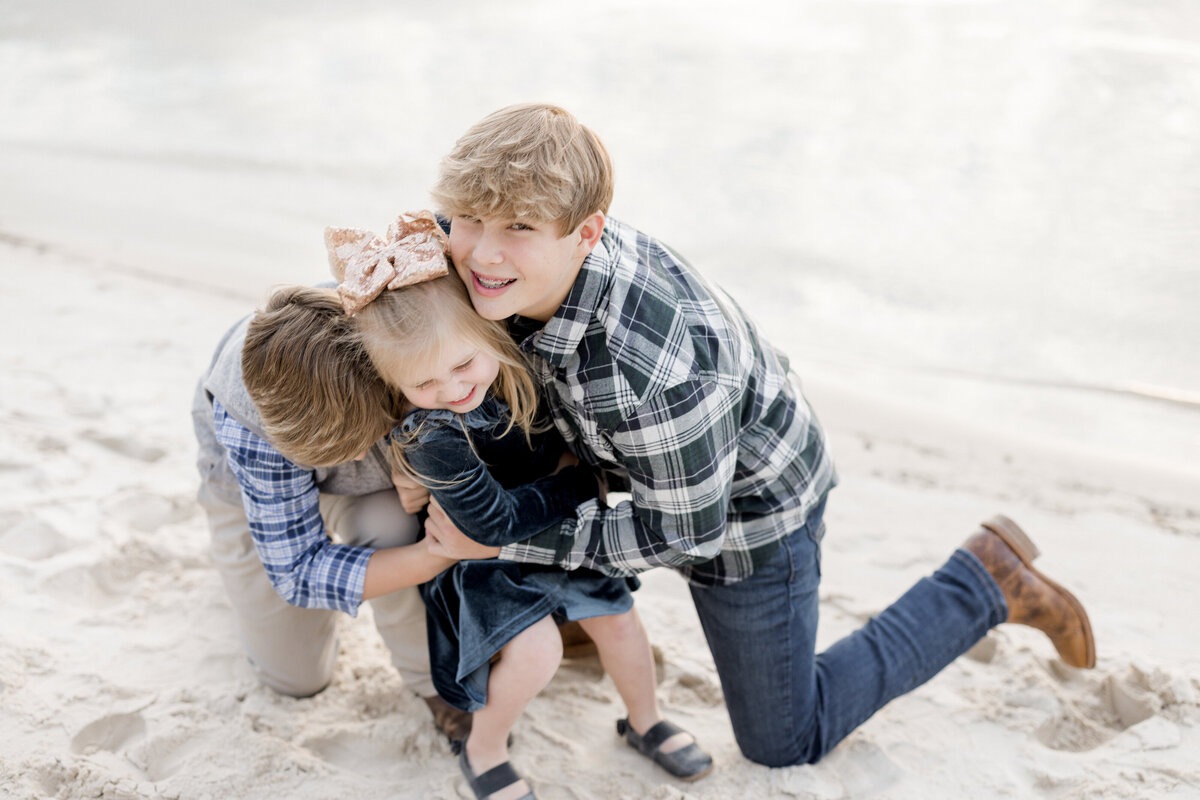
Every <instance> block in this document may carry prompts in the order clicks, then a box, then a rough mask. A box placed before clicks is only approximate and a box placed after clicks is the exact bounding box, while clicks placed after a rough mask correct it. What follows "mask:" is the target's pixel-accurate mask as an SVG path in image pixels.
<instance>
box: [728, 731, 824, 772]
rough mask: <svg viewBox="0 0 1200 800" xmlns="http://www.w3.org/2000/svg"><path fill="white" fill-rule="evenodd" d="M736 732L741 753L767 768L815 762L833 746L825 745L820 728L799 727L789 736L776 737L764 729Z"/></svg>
mask: <svg viewBox="0 0 1200 800" xmlns="http://www.w3.org/2000/svg"><path fill="white" fill-rule="evenodd" d="M734 733H735V738H736V739H737V743H738V749H740V750H741V751H742V755H744V756H745V757H746V758H748V759H749V760H751V761H753V762H754V763H756V764H762V765H763V766H764V767H795V766H799V765H800V764H815V763H817V762H818V761H820V760H821V759H822V758H824V757H825V756H826V755H827V754H828V752H829V750H830V749H832V748H829V747H827V746H826V745H825V743H824V741H823V739H822V737H821V736H820V733H819V731H816V730H800V731H795V732H794V733H793V734H792V735H790V736H775V737H768V736H765V735H764V732H761V731H759V732H755V733H746V732H738V731H735V732H734Z"/></svg>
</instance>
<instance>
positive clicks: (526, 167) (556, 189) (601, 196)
mask: <svg viewBox="0 0 1200 800" xmlns="http://www.w3.org/2000/svg"><path fill="white" fill-rule="evenodd" d="M612 197H613V168H612V161H611V159H609V157H608V151H607V150H606V149H605V148H604V144H603V143H602V142H601V141H600V138H599V137H598V136H596V134H595V133H593V132H592V131H591V130H590V129H588V128H587V127H585V126H584V125H582V124H581V123H580V122H579V120H577V119H576V118H575V117H574V116H572V115H571V113H570V112H569V111H567V110H565V109H562V108H559V107H558V106H553V105H549V104H546V103H526V104H522V105H515V106H508V107H507V108H502V109H500V110H499V111H495V112H493V113H491V114H489V115H488V116H486V117H484V118H483V119H482V120H480V121H479V122H477V123H476V124H475V125H473V126H472V127H471V128H470V129H469V130H468V131H467V132H466V133H465V134H463V135H462V137H461V138H460V139H459V140H458V141H457V142H455V144H454V149H453V150H451V151H450V154H449V155H447V156H446V157H445V158H444V159H442V164H441V169H440V172H439V175H438V181H437V184H436V185H435V186H434V188H433V199H434V201H435V202H436V203H438V205H439V206H440V210H441V211H442V213H444V214H446V215H448V216H452V217H453V216H460V215H470V216H477V217H494V218H501V219H513V220H535V221H542V222H554V223H556V224H557V225H558V227H559V235H560V236H566V235H567V234H568V233H570V232H571V231H573V230H575V229H576V228H577V227H579V224H580V223H581V222H583V221H584V220H585V219H587V218H588V217H589V216H591V215H592V214H595V213H596V212H597V211H599V212H601V213H603V214H607V213H608V207H609V205H611V204H612Z"/></svg>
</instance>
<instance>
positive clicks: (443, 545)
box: [425, 500, 500, 560]
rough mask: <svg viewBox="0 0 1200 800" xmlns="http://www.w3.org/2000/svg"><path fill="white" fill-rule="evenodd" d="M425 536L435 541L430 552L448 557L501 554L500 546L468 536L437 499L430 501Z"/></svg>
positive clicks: (431, 544)
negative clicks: (451, 519) (487, 543)
mask: <svg viewBox="0 0 1200 800" xmlns="http://www.w3.org/2000/svg"><path fill="white" fill-rule="evenodd" d="M425 536H426V537H427V538H429V539H432V540H433V541H432V542H430V544H429V552H430V553H431V554H433V555H438V556H446V557H447V558H457V559H460V560H462V559H468V558H472V559H474V558H495V557H496V556H498V555H500V548H499V547H488V546H487V545H485V544H480V543H479V542H476V541H475V540H473V539H470V538H468V537H467V535H466V534H465V533H463V532H462V531H460V530H459V529H458V526H456V525H455V524H454V523H453V522H451V521H450V517H448V516H446V512H445V511H444V510H442V507H441V506H440V505H438V501H437V500H431V501H429V519H427V520H425Z"/></svg>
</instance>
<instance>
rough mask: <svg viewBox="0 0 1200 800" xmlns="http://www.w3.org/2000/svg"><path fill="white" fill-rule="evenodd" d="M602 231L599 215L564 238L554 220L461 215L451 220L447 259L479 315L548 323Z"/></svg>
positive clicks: (601, 217) (498, 318) (602, 219)
mask: <svg viewBox="0 0 1200 800" xmlns="http://www.w3.org/2000/svg"><path fill="white" fill-rule="evenodd" d="M603 230H604V215H603V214H600V213H596V214H592V215H591V216H590V217H588V218H587V219H585V220H584V221H583V222H582V223H580V224H579V226H578V227H576V228H575V229H574V230H572V231H569V232H568V233H567V234H566V235H565V236H562V235H560V234H559V230H558V226H557V225H556V224H555V223H553V222H531V221H516V220H508V219H497V218H480V217H473V216H467V215H459V216H455V217H454V218H453V219H452V220H451V222H450V258H451V260H453V262H454V265H455V269H457V270H458V274H459V276H460V277H461V278H462V280H463V283H465V284H466V285H467V289H468V291H469V292H470V295H471V303H472V305H474V306H475V310H476V311H477V312H478V313H479V315H480V316H481V317H483V318H484V319H492V320H500V319H507V318H508V317H511V316H513V315H514V314H520V315H521V316H523V317H529V318H531V319H536V320H539V321H541V322H546V321H548V320H549V319H550V317H552V316H554V312H555V311H557V310H558V307H559V306H560V305H562V302H563V300H565V299H566V298H567V294H569V293H570V291H571V285H572V284H573V283H574V282H575V277H576V276H577V275H578V274H579V268H580V267H582V266H583V260H584V258H586V257H587V254H588V253H590V252H591V251H592V248H593V247H595V246H596V243H597V242H598V241H599V240H600V234H601V233H602V232H603Z"/></svg>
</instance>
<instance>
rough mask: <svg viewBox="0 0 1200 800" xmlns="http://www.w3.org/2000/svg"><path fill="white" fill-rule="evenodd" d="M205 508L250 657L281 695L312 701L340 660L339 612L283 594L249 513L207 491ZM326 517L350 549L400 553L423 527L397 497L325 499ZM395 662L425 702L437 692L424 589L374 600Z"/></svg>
mask: <svg viewBox="0 0 1200 800" xmlns="http://www.w3.org/2000/svg"><path fill="white" fill-rule="evenodd" d="M200 505H201V507H202V508H203V509H204V511H205V513H207V515H208V525H209V529H210V530H211V532H212V557H213V561H214V563H215V564H216V567H217V570H218V572H220V574H221V580H222V581H223V582H224V583H225V590H226V592H228V594H229V600H230V602H231V603H232V604H233V608H234V611H235V612H236V614H237V620H238V629H239V631H240V633H241V637H242V643H243V644H244V645H245V647H246V654H247V656H249V658H250V663H251V665H252V666H253V668H254V672H255V674H256V675H257V676H258V679H259V680H260V681H262V683H263V684H265V685H266V686H269V687H271V688H272V689H274V690H275V691H277V692H279V693H281V694H286V695H290V696H292V697H308V696H309V695H313V694H316V693H317V692H319V691H321V690H322V689H324V688H325V687H326V686H327V685H328V684H329V681H330V679H331V678H332V676H333V665H334V661H335V659H336V658H337V630H336V627H337V626H336V621H337V618H336V615H337V614H338V613H339V612H337V611H329V610H326V609H313V608H297V607H295V606H291V605H288V604H287V603H286V602H284V600H283V599H282V598H281V597H280V596H279V595H278V594H276V593H275V590H274V588H272V586H271V582H270V580H269V579H268V578H267V573H266V570H265V569H264V568H263V565H262V562H261V561H260V560H259V558H258V553H257V552H255V550H254V543H253V541H252V540H251V538H250V525H249V523H248V522H247V521H246V514H245V511H243V510H242V507H241V506H240V505H239V506H232V505H229V504H228V503H225V502H223V501H221V500H219V499H217V498H215V497H213V496H212V495H211V494H210V493H209V492H207V491H206V490H205V489H203V488H202V489H201V491H200ZM320 509H321V517H322V518H323V519H324V520H325V526H326V528H327V530H328V531H329V532H330V533H332V534H333V535H334V537H335V539H337V540H338V541H340V542H341V543H343V544H353V545H364V546H369V547H396V546H399V545H405V544H411V543H412V542H414V541H416V539H417V535H418V525H417V521H416V519H415V518H414V517H412V516H411V515H409V514H406V513H405V512H404V510H403V509H402V508H401V506H400V501H399V498H397V496H396V493H395V491H392V490H387V491H383V492H377V493H375V494H369V495H364V496H362V497H345V496H335V495H325V494H323V495H321V500H320ZM369 602H370V603H371V610H372V612H373V614H374V617H375V627H376V628H378V630H379V633H380V635H381V636H382V637H383V641H384V643H385V644H386V645H387V648H388V650H389V651H391V654H392V663H393V664H394V665H395V667H396V670H397V671H398V672H399V673H400V677H401V678H403V679H404V683H405V685H407V686H408V688H410V689H412V690H413V691H414V692H416V693H417V694H418V695H420V696H421V697H430V696H432V695H435V694H437V692H436V690H435V689H434V688H433V681H432V679H431V678H430V675H429V645H428V643H427V641H426V638H425V604H424V603H423V602H422V601H421V596H420V594H419V593H418V592H417V589H416V587H412V588H408V589H401V590H400V591H396V592H392V593H391V594H388V595H385V596H383V597H378V598H375V599H374V600H371V601H369Z"/></svg>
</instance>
